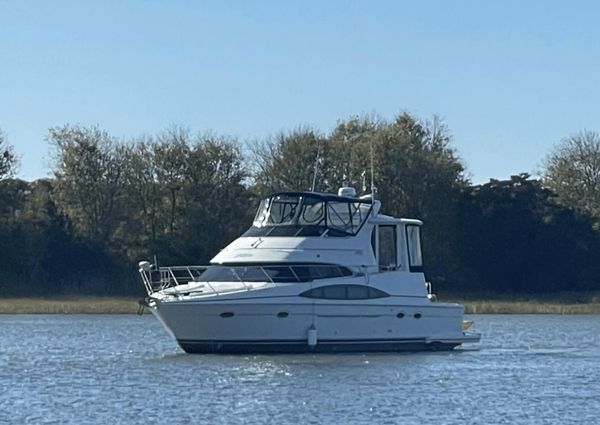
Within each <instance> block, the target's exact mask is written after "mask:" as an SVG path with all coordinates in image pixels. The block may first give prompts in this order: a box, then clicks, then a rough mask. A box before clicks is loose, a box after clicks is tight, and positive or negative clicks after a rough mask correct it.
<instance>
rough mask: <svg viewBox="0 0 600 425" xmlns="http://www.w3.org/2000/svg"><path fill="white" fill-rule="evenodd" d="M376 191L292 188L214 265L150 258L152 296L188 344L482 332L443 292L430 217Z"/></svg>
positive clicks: (389, 347) (318, 347)
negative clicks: (433, 275) (429, 263)
mask: <svg viewBox="0 0 600 425" xmlns="http://www.w3.org/2000/svg"><path fill="white" fill-rule="evenodd" d="M380 206H381V203H380V201H378V200H374V199H373V198H372V196H371V195H367V196H363V197H360V198H358V197H356V194H355V191H354V189H353V188H342V189H340V191H339V193H338V195H334V194H328V193H315V192H282V193H276V194H273V195H271V196H269V197H267V198H265V199H263V201H262V202H261V204H260V206H259V208H258V212H257V214H256V217H255V219H254V223H253V225H252V227H250V229H248V231H247V232H246V233H244V234H243V235H242V236H241V237H239V238H238V239H236V240H235V241H233V242H232V243H231V244H230V245H229V246H227V247H226V248H225V249H224V250H222V251H221V252H220V253H219V254H217V255H216V256H215V257H214V258H213V259H212V260H211V264H210V265H209V266H183V267H156V266H155V265H152V264H150V263H149V262H147V261H142V262H140V274H141V276H142V279H143V281H144V285H145V288H146V291H147V292H148V297H147V298H146V299H145V301H144V304H145V305H146V306H148V307H149V308H150V310H151V311H152V313H153V314H154V315H155V316H156V317H158V318H159V319H160V321H161V322H162V323H163V324H164V326H165V327H166V328H167V330H168V331H169V332H170V333H171V334H172V335H173V336H174V338H175V339H176V340H177V342H178V344H179V345H180V346H181V348H183V350H185V351H186V352H188V353H283V352H367V351H380V352H383V351H406V350H410V351H416V350H449V349H452V348H454V347H456V346H458V345H460V344H462V343H472V342H478V341H479V339H480V335H479V334H474V333H467V332H466V329H467V328H468V327H469V325H470V323H469V322H467V321H464V320H463V307H462V305H460V304H449V303H439V302H436V300H435V296H433V295H432V294H431V287H430V285H429V283H428V282H426V280H425V276H424V274H423V260H422V256H421V243H420V236H419V229H420V226H421V224H422V223H421V221H419V220H414V219H405V218H394V217H390V216H387V215H383V214H379V209H380Z"/></svg>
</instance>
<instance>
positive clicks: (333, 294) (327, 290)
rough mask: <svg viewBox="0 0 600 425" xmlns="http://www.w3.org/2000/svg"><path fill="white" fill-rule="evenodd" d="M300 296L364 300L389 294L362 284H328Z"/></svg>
mask: <svg viewBox="0 0 600 425" xmlns="http://www.w3.org/2000/svg"><path fill="white" fill-rule="evenodd" d="M300 296H301V297H306V298H321V299H328V300H365V299H371V298H384V297H389V294H387V293H385V292H383V291H381V290H379V289H377V288H372V287H370V286H364V285H328V286H321V287H319V288H313V289H310V290H308V291H304V292H303V293H301V294H300Z"/></svg>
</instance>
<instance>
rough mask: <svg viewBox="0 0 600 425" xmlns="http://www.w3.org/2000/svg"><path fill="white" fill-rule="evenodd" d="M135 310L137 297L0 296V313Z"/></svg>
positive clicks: (93, 312)
mask: <svg viewBox="0 0 600 425" xmlns="http://www.w3.org/2000/svg"><path fill="white" fill-rule="evenodd" d="M137 311H138V300H137V298H123V297H68V298H0V314H133V313H136V312H137ZM146 312H147V310H146Z"/></svg>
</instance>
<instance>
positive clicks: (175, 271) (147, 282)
mask: <svg viewBox="0 0 600 425" xmlns="http://www.w3.org/2000/svg"><path fill="white" fill-rule="evenodd" d="M139 267H140V269H139V272H140V275H141V276H142V280H143V281H144V286H145V287H146V291H147V292H148V295H152V294H153V293H154V292H156V291H162V290H165V289H168V288H175V287H179V288H180V289H181V291H177V292H183V291H186V292H187V291H188V289H192V288H196V287H203V285H197V284H198V283H203V284H205V286H208V287H209V288H211V289H212V291H211V292H214V293H219V292H229V291H239V290H250V289H253V288H254V285H252V283H271V284H275V283H299V282H311V281H314V280H319V279H333V278H338V277H347V276H358V275H362V274H363V273H362V271H361V270H360V267H356V270H351V268H349V267H345V266H339V265H335V264H286V265H283V264H264V265H215V266H172V267H158V268H157V267H155V266H154V265H152V264H150V263H149V262H147V261H142V262H141V263H140V264H139ZM217 282H219V284H217V285H213V284H215V283H217ZM224 282H229V283H231V285H228V286H224V285H222V284H221V283H224Z"/></svg>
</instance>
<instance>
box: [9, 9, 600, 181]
mask: <svg viewBox="0 0 600 425" xmlns="http://www.w3.org/2000/svg"><path fill="white" fill-rule="evenodd" d="M599 20H600V3H599V2H594V1H589V2H582V1H568V2H567V1H561V2H555V1H506V0H503V1H497V2H491V1H481V0H478V1H404V2H402V1H314V2H312V1H306V2H296V1H294V2H293V1H275V0H273V1H264V2H259V1H252V2H250V1H241V0H240V1H237V2H227V1H214V2H207V1H197V2H196V1H189V2H188V1H149V0H148V1H126V2H122V1H81V0H78V1H59V0H54V1H41V0H40V1H37V2H33V1H19V0H15V1H6V0H0V128H1V129H2V130H3V131H4V133H5V134H6V135H7V137H8V139H9V142H10V143H11V144H12V145H13V146H14V147H15V149H16V151H17V152H18V153H19V154H20V155H21V156H22V164H21V169H20V173H19V176H20V177H22V178H25V179H35V178H38V177H43V176H45V175H47V174H48V172H49V159H48V158H49V147H48V144H47V142H45V140H44V139H45V136H46V134H47V129H48V127H51V126H55V125H62V124H66V123H72V124H75V123H78V124H82V125H99V126H100V127H102V128H104V129H106V130H108V131H109V132H111V133H112V134H114V135H115V136H118V137H123V138H133V137H135V136H137V135H140V134H142V133H156V132H159V131H161V130H163V129H165V128H167V127H169V126H171V125H173V124H182V125H186V126H189V127H190V128H191V129H192V130H193V131H205V130H213V131H214V132H217V133H221V134H228V135H233V136H237V137H239V138H240V139H242V140H245V139H253V138H263V137H267V136H269V135H272V134H275V133H277V132H278V131H280V130H286V129H292V128H294V127H297V126H298V125H311V126H314V127H316V128H318V129H320V130H322V131H324V132H326V131H329V130H331V129H332V128H333V127H334V126H335V124H336V121H337V120H338V119H340V118H344V117H348V116H350V115H353V114H371V113H377V114H379V115H381V116H383V117H386V118H391V117H393V116H394V115H395V114H397V113H398V112H400V111H408V112H411V113H414V114H416V115H417V116H419V117H421V118H431V116H432V115H434V114H437V115H439V116H441V117H442V118H444V120H445V122H446V124H447V125H448V126H449V127H450V130H451V132H452V134H453V136H454V145H455V147H456V148H457V150H458V152H459V154H460V156H461V157H462V158H463V160H464V162H465V163H466V166H467V169H468V170H469V172H470V173H471V176H472V179H473V181H474V182H475V183H481V182H484V181H487V179H488V178H490V177H494V178H506V177H508V176H509V175H510V174H514V173H518V172H523V171H529V172H532V171H535V170H536V169H537V168H538V166H539V165H540V162H541V160H542V158H543V157H544V156H545V155H547V154H548V152H550V151H551V149H552V147H553V145H554V144H556V143H557V142H558V141H559V140H560V139H561V138H563V137H566V136H569V135H571V134H573V133H575V132H577V131H579V130H581V129H584V128H585V129H590V130H600V113H599V109H600V108H599V102H600V84H599V83H600V25H599V24H598V22H599Z"/></svg>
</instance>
